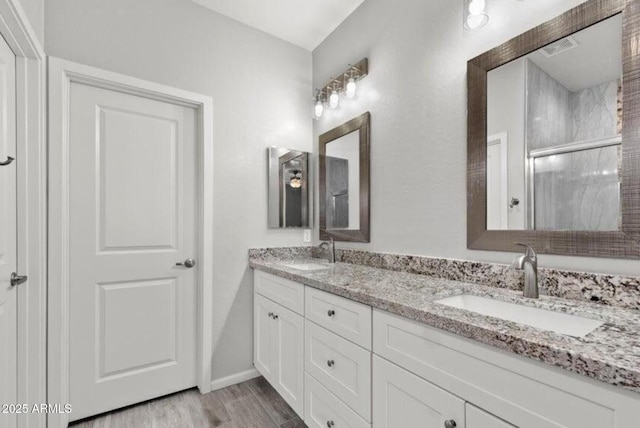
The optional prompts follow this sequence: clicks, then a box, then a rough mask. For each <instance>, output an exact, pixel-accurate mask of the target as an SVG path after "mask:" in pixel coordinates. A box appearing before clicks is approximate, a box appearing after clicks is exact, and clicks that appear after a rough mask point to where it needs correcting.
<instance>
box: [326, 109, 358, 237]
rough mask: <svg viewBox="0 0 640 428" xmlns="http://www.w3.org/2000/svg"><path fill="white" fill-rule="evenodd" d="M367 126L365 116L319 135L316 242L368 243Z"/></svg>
mask: <svg viewBox="0 0 640 428" xmlns="http://www.w3.org/2000/svg"><path fill="white" fill-rule="evenodd" d="M369 126H370V114H369V113H365V114H363V115H362V116H360V117H357V118H355V119H353V120H351V121H349V122H347V123H345V124H343V125H341V126H338V127H337V128H334V129H332V130H331V131H329V132H327V133H325V134H322V135H321V136H320V148H319V152H320V239H323V240H326V239H329V238H333V239H334V240H336V241H352V242H369V133H370V131H369Z"/></svg>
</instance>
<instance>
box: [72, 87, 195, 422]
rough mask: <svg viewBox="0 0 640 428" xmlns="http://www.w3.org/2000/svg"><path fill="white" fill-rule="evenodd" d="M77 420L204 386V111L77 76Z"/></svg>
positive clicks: (74, 175)
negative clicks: (200, 230) (189, 264)
mask: <svg viewBox="0 0 640 428" xmlns="http://www.w3.org/2000/svg"><path fill="white" fill-rule="evenodd" d="M69 114H70V129H69V141H70V148H69V192H70V193H69V202H70V213H69V215H70V224H71V230H70V237H69V242H70V248H69V255H70V261H71V263H70V271H69V278H70V280H69V287H70V364H71V368H72V369H71V374H70V399H71V404H72V405H73V410H74V411H73V413H72V414H71V415H70V416H71V419H72V420H77V419H80V418H84V417H87V416H90V415H94V414H97V413H102V412H105V411H108V410H112V409H115V408H118V407H123V406H126V405H130V404H133V403H137V402H140V401H144V400H148V399H150V398H154V397H157V396H161V395H164V394H168V393H171V392H175V391H179V390H182V389H186V388H190V387H192V386H195V385H196V383H197V381H196V315H197V309H196V308H197V307H196V284H195V281H196V278H197V275H196V274H197V269H198V265H196V267H195V268H193V269H187V268H185V267H181V266H176V263H177V262H181V261H184V260H185V259H187V258H190V257H194V258H197V240H196V237H195V225H196V220H197V218H196V199H195V195H196V190H197V189H196V182H197V181H196V172H197V168H196V159H195V157H196V154H195V144H196V125H197V123H196V121H197V116H196V112H195V110H194V109H192V108H188V107H183V106H178V105H174V104H170V103H167V102H162V101H157V100H153V99H147V98H144V97H141V96H134V95H129V94H125V93H121V92H117V91H114V90H107V89H101V88H96V87H93V86H89V85H85V84H80V83H72V84H71V90H70V112H69Z"/></svg>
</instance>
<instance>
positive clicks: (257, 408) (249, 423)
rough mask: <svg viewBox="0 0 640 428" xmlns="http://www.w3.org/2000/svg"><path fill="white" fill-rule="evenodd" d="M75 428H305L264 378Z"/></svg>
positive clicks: (109, 415)
mask: <svg viewBox="0 0 640 428" xmlns="http://www.w3.org/2000/svg"><path fill="white" fill-rule="evenodd" d="M70 427H73V428H175V427H180V428H208V427H213V428H306V425H305V424H304V422H302V420H301V419H300V418H299V417H298V416H297V415H296V413H295V412H294V411H293V409H291V407H289V405H288V404H287V403H286V402H285V401H284V399H283V398H282V397H280V395H278V393H277V392H276V391H275V389H273V387H272V386H271V385H269V383H268V382H267V381H266V380H265V379H264V378H262V377H259V378H256V379H252V380H250V381H247V382H244V383H241V384H238V385H233V386H230V387H227V388H224V389H220V390H217V391H213V392H210V393H209V394H204V395H202V394H200V392H199V391H198V390H197V389H195V388H194V389H190V390H187V391H183V392H178V393H176V394H172V395H168V396H166V397H160V398H157V399H155V400H151V401H148V402H145V403H140V404H138V405H134V406H130V407H126V408H124V409H120V410H115V411H113V412H109V413H105V414H103V415H98V416H95V417H93V418H89V419H84V420H82V421H78V422H74V423H72V424H71V425H70Z"/></svg>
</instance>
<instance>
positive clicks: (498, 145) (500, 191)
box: [487, 133, 509, 230]
mask: <svg viewBox="0 0 640 428" xmlns="http://www.w3.org/2000/svg"><path fill="white" fill-rule="evenodd" d="M487 142H488V144H487V229H488V230H501V229H508V228H509V211H508V204H509V202H508V191H509V189H508V180H507V168H508V164H507V162H508V158H507V144H508V143H507V134H506V133H502V134H497V135H492V136H489V137H488V138H487Z"/></svg>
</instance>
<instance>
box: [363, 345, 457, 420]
mask: <svg viewBox="0 0 640 428" xmlns="http://www.w3.org/2000/svg"><path fill="white" fill-rule="evenodd" d="M464 410H465V409H464V401H463V400H461V399H459V398H458V397H456V396H454V395H452V394H450V393H448V392H446V391H444V390H443V389H440V388H438V387H437V386H435V385H433V384H431V383H429V382H427V381H426V380H424V379H422V378H419V377H418V376H416V375H414V374H412V373H409V372H408V371H406V370H404V369H402V368H400V367H398V366H396V365H395V364H392V363H390V362H388V361H386V360H383V359H382V358H380V357H378V356H375V355H374V357H373V425H374V426H375V427H376V428H424V427H429V428H444V427H445V423H446V422H447V421H452V422H453V421H455V425H453V424H451V426H455V427H456V428H465V415H464Z"/></svg>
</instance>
